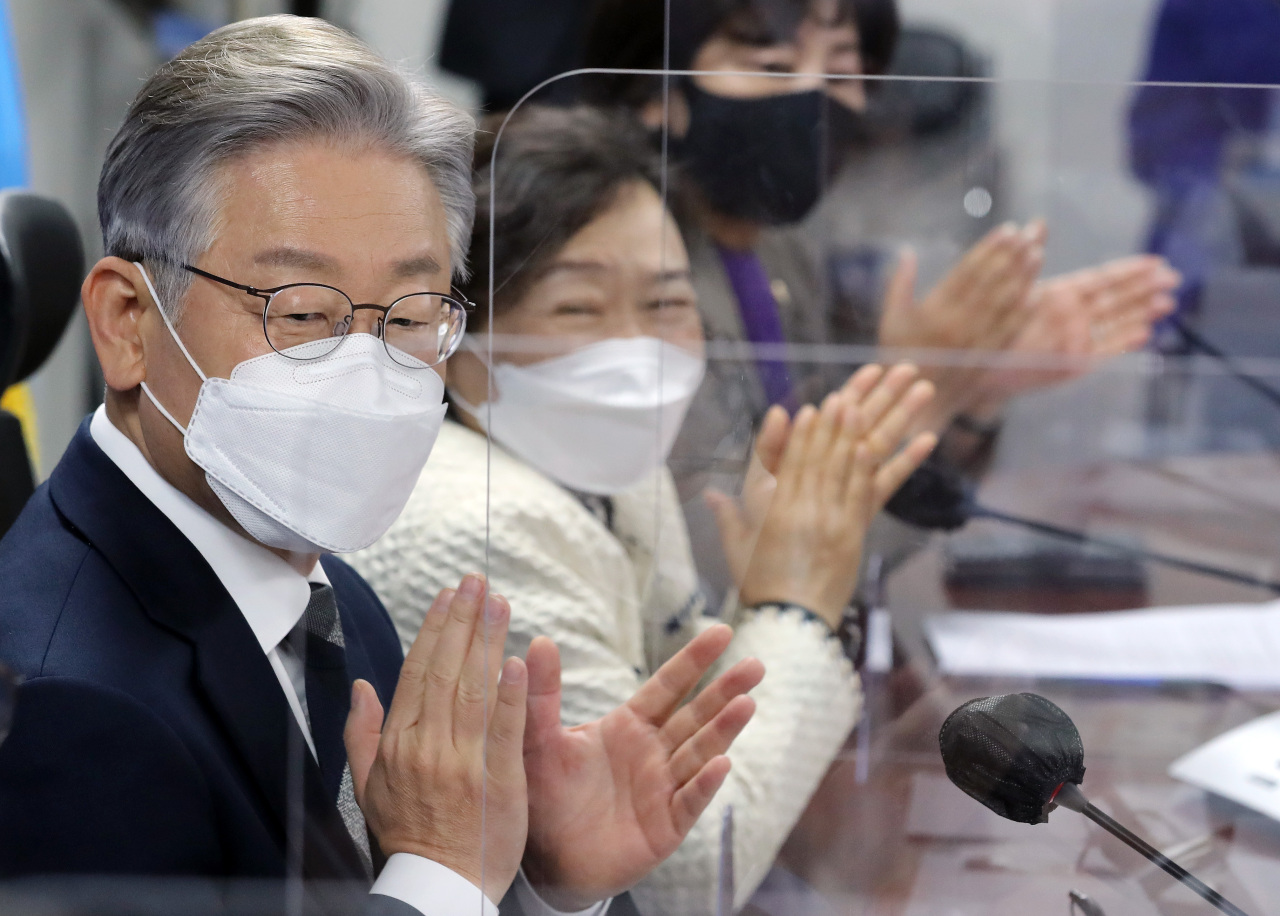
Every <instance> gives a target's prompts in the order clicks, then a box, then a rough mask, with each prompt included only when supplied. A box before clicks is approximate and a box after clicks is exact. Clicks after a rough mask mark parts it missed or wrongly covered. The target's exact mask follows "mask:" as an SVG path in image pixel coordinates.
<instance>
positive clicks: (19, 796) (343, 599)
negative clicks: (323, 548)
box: [0, 420, 636, 916]
mask: <svg viewBox="0 0 1280 916" xmlns="http://www.w3.org/2000/svg"><path fill="white" fill-rule="evenodd" d="M321 562H322V563H323V564H324V569H325V572H326V574H327V575H328V577H329V580H330V581H331V582H332V584H333V589H334V592H335V595H336V597H337V602H338V609H339V612H340V614H341V618H342V632H343V637H344V639H345V641H346V667H347V680H348V685H347V686H348V689H347V691H346V696H347V697H348V698H349V697H350V683H351V682H352V681H354V680H355V679H356V678H363V679H364V680H366V681H368V682H369V683H371V684H372V685H373V686H374V688H375V689H376V690H377V692H378V696H379V698H380V699H381V700H382V705H383V707H384V708H389V706H390V703H391V697H392V695H393V693H394V691H395V686H396V681H397V679H398V678H399V674H400V665H401V663H402V662H403V660H404V659H403V654H402V652H401V648H400V640H399V638H398V637H397V635H396V631H395V627H394V626H393V625H392V623H391V619H390V617H389V616H388V615H387V612H386V609H385V608H384V607H383V606H382V603H381V602H380V601H379V600H378V597H377V595H375V594H374V592H373V590H372V589H371V588H370V587H369V586H368V584H367V583H366V582H365V581H364V580H363V579H361V578H360V576H359V575H357V574H356V573H355V572H354V571H353V570H352V569H351V568H350V567H349V566H347V565H346V564H345V563H343V562H341V561H340V560H337V559H335V558H333V557H325V558H323V559H322V560H321ZM0 659H3V660H4V661H6V662H8V663H9V664H10V665H11V666H12V667H14V668H15V669H16V670H17V671H18V672H20V673H21V674H22V675H23V677H24V678H25V683H24V684H23V685H22V687H21V688H20V690H19V692H18V701H17V709H16V714H15V717H14V723H13V729H12V731H11V733H10V735H9V737H8V739H7V740H6V741H5V743H4V744H3V745H0V881H4V880H9V881H12V879H30V878H32V877H33V876H39V878H40V881H39V883H37V884H36V885H35V888H36V891H35V896H36V899H37V900H40V899H41V895H42V894H44V893H45V892H46V891H47V890H48V888H50V887H51V886H52V887H56V888H61V889H65V890H66V894H65V895H64V896H65V898H66V900H67V901H69V902H68V903H67V906H68V907H69V908H68V909H66V910H65V911H66V912H68V913H74V912H80V911H81V909H83V911H84V912H92V913H95V914H97V913H101V912H104V910H102V909H101V906H100V905H101V900H100V899H95V897H94V888H92V887H89V888H87V889H86V888H85V887H83V886H82V885H81V884H80V883H77V882H71V881H65V880H59V881H57V882H56V883H55V884H53V885H51V884H50V883H49V882H48V880H47V879H48V877H49V876H54V877H55V878H61V876H70V875H97V876H102V875H107V876H122V877H125V878H128V877H134V878H137V877H146V878H148V879H150V883H149V884H130V883H128V882H125V883H124V884H123V885H121V884H112V885H108V886H107V887H106V888H105V889H104V893H106V894H108V895H109V896H110V898H111V901H110V902H111V903H112V904H114V905H116V906H118V905H119V903H120V901H121V899H126V900H128V901H129V905H130V907H131V909H129V912H130V914H131V916H133V914H135V913H147V912H156V913H164V914H166V916H168V914H170V913H174V912H182V913H183V914H184V916H197V914H202V913H205V912H215V913H224V912H234V913H260V912H270V913H279V912H282V911H283V910H282V908H281V902H282V901H281V897H280V895H281V894H282V893H284V888H283V882H280V881H279V879H281V878H283V877H285V875H286V873H287V868H286V862H287V857H288V856H289V855H290V848H291V847H290V844H289V842H288V837H289V836H292V837H294V838H297V839H300V841H301V842H300V849H297V848H296V847H295V849H296V851H295V852H293V855H296V856H300V864H301V872H302V877H303V878H304V879H305V880H306V881H307V882H310V884H309V887H312V888H315V889H317V890H316V893H314V894H311V895H310V896H309V897H308V898H307V900H306V901H304V903H305V904H309V906H308V909H319V910H322V911H330V912H344V913H346V912H353V911H358V912H361V913H363V914H364V916H411V914H416V913H417V911H416V910H415V909H414V908H413V907H410V906H409V905H407V904H404V903H402V902H400V901H398V900H394V899H392V898H390V897H385V896H382V895H371V896H370V895H368V894H367V891H368V888H369V881H368V878H367V877H366V876H365V873H364V870H363V866H362V864H361V862H360V859H359V856H358V853H357V852H356V849H355V846H354V844H353V843H352V841H351V838H350V836H349V834H348V833H347V831H346V828H345V826H344V825H343V823H342V819H341V817H340V815H339V814H338V811H337V807H336V805H335V803H334V801H333V799H334V798H335V797H336V786H337V777H338V776H340V773H337V774H335V773H334V772H332V771H333V767H332V766H330V768H329V770H330V771H329V772H326V773H324V774H322V773H321V769H320V766H319V765H317V763H316V762H315V760H314V759H313V758H312V756H311V754H310V752H309V751H308V750H307V747H306V744H305V742H304V739H303V736H302V731H301V729H300V728H299V727H298V723H297V720H296V719H295V718H294V716H293V712H292V711H291V710H290V708H289V705H288V702H287V700H286V699H285V696H284V692H283V691H282V690H281V689H280V682H279V680H278V679H277V678H276V675H275V672H274V671H273V670H272V668H271V665H270V662H268V661H267V658H266V656H265V655H264V654H263V652H262V648H261V646H260V645H259V644H258V640H257V638H256V637H255V636H254V634H253V631H252V630H251V629H250V628H249V624H248V622H247V621H246V620H245V618H244V615H243V614H242V613H241V611H240V609H239V608H238V607H237V606H236V604H235V603H234V602H233V601H232V599H231V596H230V595H229V594H228V593H227V591H226V589H225V588H223V586H222V583H221V582H220V581H219V580H218V578H217V576H216V575H215V574H214V572H213V570H212V569H211V568H210V566H209V564H208V563H206V562H205V560H204V557H203V556H201V554H200V553H199V552H198V551H197V550H196V548H195V547H194V546H193V545H192V544H191V543H190V542H189V541H188V540H187V539H186V538H185V537H184V536H183V535H182V533H181V532H179V531H178V529H177V528H176V527H174V525H173V523H172V522H170V521H169V519H168V517H166V516H165V515H164V513H162V512H161V511H160V510H159V509H158V508H156V506H155V505H154V504H153V503H152V502H151V501H150V500H149V499H147V498H146V496H144V495H143V494H142V493H141V492H140V491H139V490H138V489H137V488H136V487H135V486H134V485H133V484H132V483H131V482H130V481H129V479H128V478H127V477H126V476H125V475H124V473H123V472H122V471H121V470H120V469H119V468H118V467H116V465H115V463H114V462H112V461H111V459H110V458H108V457H107V456H106V455H105V454H104V453H103V452H102V450H101V449H100V448H98V446H97V444H96V443H95V442H94V441H93V438H92V436H91V435H90V434H89V422H88V421H87V420H86V421H85V423H84V424H83V425H81V427H80V430H79V432H78V433H77V434H76V436H75V438H74V439H73V440H72V442H71V445H70V446H69V447H68V449H67V452H66V454H65V455H64V456H63V458H62V461H60V462H59V463H58V466H57V468H55V469H54V472H53V475H52V476H51V477H50V479H49V481H48V482H47V483H46V484H44V485H43V486H41V487H40V488H39V489H38V490H37V491H36V493H35V495H34V496H32V497H31V500H30V501H29V502H28V503H27V505H26V508H25V509H24V510H23V512H22V514H21V515H20V516H19V518H18V520H17V522H16V523H15V524H14V526H13V527H12V528H11V529H10V530H9V533H8V534H7V535H6V536H5V537H4V539H3V540H2V541H0ZM348 708H349V699H348V701H347V703H345V704H344V705H343V707H342V708H341V709H337V710H330V711H328V712H329V713H330V714H331V715H332V716H333V717H334V718H336V719H341V720H342V722H345V720H346V715H347V712H348ZM319 713H320V711H319V710H311V716H312V726H313V731H314V732H315V733H316V736H317V739H316V740H317V745H319V743H320V735H321V733H322V732H325V731H328V732H329V733H333V731H334V728H335V727H336V728H337V729H338V731H340V730H341V729H340V726H341V722H328V723H324V722H319V721H317V718H316V717H317V715H318V714H319ZM341 753H343V752H342V751H339V754H341ZM320 754H321V758H322V759H325V757H326V755H325V752H324V749H323V748H320ZM342 762H344V761H341V760H339V761H338V765H339V766H340V765H341V763H342ZM291 776H292V777H293V778H291ZM299 776H300V779H299V778H297V777H299ZM291 797H292V798H295V799H301V800H302V803H303V804H302V811H301V812H300V813H299V812H298V811H297V808H296V807H295V808H294V809H293V811H292V812H291V810H290V798H291ZM374 855H375V857H376V856H377V855H378V853H377V850H376V847H375V851H374ZM295 861H298V860H295ZM160 878H169V879H173V881H171V882H157V881H156V880H155V879H160ZM189 879H199V880H197V881H195V882H194V883H193V882H192V881H191V880H189ZM249 879H265V880H264V881H257V882H255V881H252V880H249ZM224 880H225V881H227V882H229V883H228V885H227V886H226V887H225V888H224V889H219V888H218V887H214V888H213V889H212V890H211V889H210V885H211V884H212V883H214V882H216V883H219V884H220V883H221V882H222V881H224ZM232 884H234V885H235V886H232ZM13 886H14V885H11V887H13ZM16 886H17V888H18V893H19V896H18V897H17V898H15V899H19V900H26V899H29V898H24V897H22V896H21V894H23V893H25V892H27V891H28V890H29V889H30V884H29V882H27V883H19V884H18V885H16ZM157 886H158V887H160V888H161V891H160V892H159V893H158V894H157V893H155V892H154V888H156V887H157ZM246 887H247V888H248V890H247V891H246V890H244V889H245V888H246ZM264 887H265V890H264ZM122 888H123V889H122ZM128 888H138V889H139V891H138V894H139V895H140V896H133V897H123V898H122V896H121V895H122V894H130V893H132V891H130V890H128ZM165 888H169V889H171V894H170V895H169V896H166V892H165V890H164V889H165ZM237 888H239V890H237ZM353 889H354V893H353ZM148 895H149V896H148ZM4 899H5V894H4V889H3V888H0V904H2V903H3V902H4ZM175 900H181V901H182V905H181V906H178V905H175V903H174V901H175ZM500 906H501V909H502V911H503V914H504V916H518V914H519V913H520V907H519V905H518V903H517V901H516V899H515V895H514V893H509V894H508V895H507V896H506V898H505V899H504V900H503V901H502V902H501V904H500ZM609 914H610V916H636V911H635V908H634V904H633V903H632V901H631V898H630V895H627V894H624V895H622V896H621V897H619V898H617V899H615V900H614V902H613V904H612V906H611V907H610V910H609Z"/></svg>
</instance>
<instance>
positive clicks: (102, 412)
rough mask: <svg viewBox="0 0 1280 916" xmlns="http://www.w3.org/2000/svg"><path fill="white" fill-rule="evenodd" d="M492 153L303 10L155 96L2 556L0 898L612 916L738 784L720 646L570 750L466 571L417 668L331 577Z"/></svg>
mask: <svg viewBox="0 0 1280 916" xmlns="http://www.w3.org/2000/svg"><path fill="white" fill-rule="evenodd" d="M473 130H474V125H473V124H472V122H471V119H470V118H469V117H468V116H467V115H465V114H463V113H461V112H459V111H458V110H456V109H455V108H453V107H452V106H450V105H449V104H448V103H446V102H444V101H442V100H440V99H438V98H435V97H434V96H432V95H431V94H430V93H429V92H427V91H426V90H425V89H423V88H422V87H421V86H419V85H417V84H415V83H414V82H413V81H412V80H410V79H408V78H406V77H405V76H404V75H403V74H402V73H400V72H399V71H397V70H396V69H395V68H393V67H391V66H389V65H388V64H387V63H386V62H384V61H383V60H381V59H380V58H379V57H377V55H375V54H374V53H373V52H371V51H370V50H369V49H368V48H367V47H365V46H364V45H362V44H361V43H360V42H358V41H357V40H356V39H354V38H353V37H352V36H350V35H348V34H347V33H345V32H343V31H341V30H339V29H337V28H334V27H333V26H330V25H327V24H325V23H323V22H320V21H316V20H306V19H296V18H293V17H287V16H285V17H272V18H267V19H260V20H250V21H247V22H242V23H238V24H236V25H232V26H228V27H226V28H224V29H220V30H218V31H217V32H214V33H213V34H212V35H210V36H209V37H208V38H206V39H204V40H202V41H200V42H197V43H196V44H194V45H192V46H191V47H190V48H188V49H187V50H185V51H184V52H183V53H182V54H181V55H179V57H178V58H176V59H175V60H173V61H171V62H169V63H168V64H166V65H165V66H163V67H161V68H160V70H159V71H158V72H157V73H156V74H155V75H154V76H153V77H152V78H151V79H150V80H149V81H148V82H147V83H146V85H144V86H143V88H142V90H141V92H140V93H139V94H138V97H137V99H136V100H135V101H134V104H133V106H132V107H131V109H130V111H129V114H128V116H127V117H126V119H125V123H124V125H123V126H122V127H121V129H120V131H119V133H118V134H117V135H116V137H115V139H114V141H113V142H112V144H111V146H110V148H109V150H108V152H107V157H106V162H105V164H104V167H103V171H102V176H101V180H100V184H99V214H100V219H101V223H102V232H103V241H104V246H105V250H106V256H105V257H104V258H102V260H100V261H99V262H98V263H97V264H96V265H94V267H93V268H92V270H91V271H90V273H89V276H88V278H87V279H86V280H85V282H84V286H83V290H82V295H83V300H84V305H85V312H86V315H87V317H88V322H89V327H90V331H91V333H92V336H93V343H94V348H95V350H96V352H97V355H98V358H99V361H100V362H101V365H102V370H103V375H104V377H105V379H106V383H107V396H106V401H105V404H104V405H103V406H102V407H100V408H99V409H98V410H97V411H96V412H95V413H94V414H93V416H92V417H91V418H90V419H88V420H86V421H85V423H84V425H83V426H82V427H81V429H80V431H79V432H78V433H77V435H76V437H75V439H74V441H73V442H72V444H71V445H70V447H69V448H68V450H67V452H66V454H65V455H64V457H63V459H62V461H61V462H60V463H59V465H58V467H57V468H56V469H55V470H54V472H53V475H52V476H51V478H50V480H49V482H48V483H47V484H46V485H45V486H43V487H42V488H41V489H40V490H39V491H38V492H37V493H36V495H35V496H34V497H33V498H32V500H31V502H30V503H29V504H28V506H27V507H26V509H25V510H24V512H23V514H22V516H21V517H20V518H19V520H18V522H17V523H16V524H15V525H14V526H13V528H12V529H11V530H10V532H9V534H8V535H7V536H6V537H5V539H4V540H3V541H0V583H3V586H4V588H3V593H2V594H0V640H2V645H3V648H4V653H5V655H6V657H7V658H8V659H9V660H10V661H11V662H13V663H14V664H15V666H16V667H17V669H18V670H19V672H20V674H22V675H23V676H24V677H25V683H24V684H23V685H22V687H21V688H20V691H19V696H18V705H17V713H16V717H15V721H14V723H13V730H12V734H11V736H10V738H9V740H8V742H7V743H6V744H5V745H4V747H3V748H2V749H0V878H4V877H7V878H13V877H30V876H48V875H53V874H69V873H76V874H93V875H120V876H135V877H137V876H145V877H159V876H166V877H196V878H200V879H212V880H215V881H216V880H222V879H228V880H230V879H241V878H260V879H263V878H265V879H295V880H293V881H288V882H282V884H281V887H282V888H285V889H286V892H287V889H288V888H298V887H307V888H313V889H314V888H315V887H318V886H319V884H318V883H317V882H320V881H324V880H336V881H342V882H360V883H361V886H362V887H363V888H368V889H371V891H372V893H373V894H374V896H372V897H370V898H368V900H369V901H370V903H368V904H367V907H368V908H371V909H379V910H382V911H387V912H403V913H411V912H414V911H417V912H431V913H432V914H445V916H448V914H453V913H458V914H462V913H466V914H472V913H475V912H477V911H479V912H483V913H487V914H492V913H494V912H495V911H496V907H495V903H494V901H497V900H501V899H503V898H504V897H506V896H507V892H508V889H510V888H513V887H514V893H513V894H512V895H511V896H512V898H514V899H513V901H512V907H513V908H518V909H521V910H523V911H525V912H535V913H555V912H564V911H573V912H577V911H583V910H586V911H589V912H592V913H600V912H601V911H602V910H603V908H604V907H606V906H608V900H609V899H610V898H611V897H613V896H614V895H617V894H619V893H621V892H623V891H625V889H626V888H627V887H629V886H631V885H632V884H634V883H635V882H636V881H637V880H639V878H641V877H643V876H644V875H645V874H646V873H647V872H648V871H649V870H651V869H652V868H653V867H654V866H655V865H656V864H657V863H658V862H660V861H661V860H662V859H663V858H665V857H666V856H667V855H669V854H670V853H671V852H672V851H674V849H675V848H676V846H677V845H678V844H679V843H680V841H681V839H682V838H683V836H684V835H685V834H686V833H687V832H688V830H689V828H690V827H691V826H692V824H693V823H694V821H695V820H696V818H697V816H698V814H699V813H700V812H701V811H702V810H703V809H704V808H705V806H706V805H707V803H708V802H709V801H710V799H711V797H712V795H713V794H714V793H715V791H716V789H717V788H718V786H719V785H720V783H721V782H722V781H723V779H724V777H725V774H726V772H727V770H728V760H727V758H726V757H724V756H723V753H724V751H725V750H726V749H727V748H728V746H729V744H730V743H731V742H732V740H733V738H734V737H735V736H736V735H737V733H738V732H739V731H740V730H741V729H742V727H743V726H744V725H745V724H746V722H747V720H748V719H749V718H750V716H751V713H752V709H753V706H752V702H751V700H750V699H749V698H748V697H746V696H745V694H746V692H747V691H748V690H750V689H751V688H752V687H753V686H754V685H755V684H756V683H757V682H758V681H759V678H760V674H761V672H760V670H759V665H758V663H755V662H752V661H751V660H747V661H745V662H743V663H740V664H739V665H737V666H735V667H734V668H731V669H730V670H729V671H728V672H726V673H725V674H724V675H722V676H721V677H720V678H719V679H717V680H716V681H715V682H714V683H713V684H711V685H710V686H708V687H707V688H706V689H705V690H704V691H703V692H702V693H701V694H699V695H698V696H697V697H696V698H695V699H694V700H693V701H691V702H690V703H688V704H685V705H681V701H682V699H683V697H684V695H685V694H687V693H688V692H689V691H690V690H692V689H693V687H694V686H695V684H696V683H697V682H698V680H699V679H700V678H701V677H702V675H703V674H704V673H705V672H706V671H707V670H708V668H709V667H710V665H711V664H712V662H713V661H714V660H715V658H716V657H717V656H718V655H719V654H720V653H721V652H722V651H723V649H724V648H725V646H726V645H727V643H728V638H729V633H728V632H727V628H713V629H711V630H709V631H708V632H707V633H706V634H704V636H703V637H702V638H700V639H698V640H695V641H694V642H693V643H691V644H690V645H689V646H688V647H687V648H686V649H685V650H684V651H682V652H681V653H680V654H678V655H677V656H676V657H675V658H673V659H672V661H671V662H670V663H668V664H667V665H666V666H664V667H663V668H662V669H661V670H660V671H658V672H657V674H656V676H655V677H654V678H653V680H652V681H650V682H649V683H648V684H646V685H645V686H644V687H642V688H641V690H640V691H639V692H638V693H637V694H636V696H635V697H634V698H633V699H632V700H631V701H629V702H628V703H627V704H625V705H624V706H622V707H620V708H619V709H617V710H615V711H614V712H613V713H611V714H610V715H608V716H605V717H604V718H602V719H600V720H598V721H596V722H593V723H589V724H588V725H586V726H583V727H581V728H578V729H573V730H569V729H565V728H563V727H562V726H561V724H560V715H559V704H560V681H559V676H560V675H559V660H558V657H557V656H556V654H555V652H554V651H551V650H546V649H544V650H543V651H540V652H539V653H537V654H536V657H535V654H533V653H531V654H530V657H529V660H528V663H527V664H526V663H525V662H524V661H522V660H520V659H518V658H510V659H506V660H505V661H504V659H503V645H504V640H505V635H506V630H507V624H508V620H509V617H510V608H509V607H508V605H507V603H506V601H505V600H504V599H503V598H502V597H501V596H499V595H496V594H492V593H490V592H489V591H488V588H487V583H486V582H485V580H484V579H483V578H482V577H481V576H478V575H469V576H467V577H465V578H464V579H463V580H462V582H461V583H460V584H459V585H458V587H457V588H456V589H446V590H445V591H444V592H442V593H441V594H440V595H438V596H435V597H434V601H433V600H432V596H428V595H424V596H422V597H423V603H424V605H428V604H429V605H430V610H429V611H428V612H427V614H426V620H425V622H424V624H423V627H422V630H421V632H420V634H419V636H418V639H417V641H416V642H415V643H414V644H413V646H412V648H411V649H410V651H409V653H408V656H407V657H403V658H402V656H401V652H400V648H399V642H398V639H397V637H396V633H395V630H394V629H393V627H392V625H391V622H390V620H389V618H388V617H387V614H386V611H385V610H384V609H383V607H382V605H381V604H380V603H379V601H378V599H377V597H376V596H375V595H374V594H373V592H372V591H371V590H370V589H369V587H368V586H367V585H366V584H365V583H364V582H363V580H361V579H360V578H359V576H357V575H356V574H355V573H354V572H353V571H352V570H351V569H350V568H349V567H348V566H346V565H345V564H344V563H342V562H341V561H339V560H337V559H335V558H334V556H333V554H336V553H344V552H349V551H352V550H357V549H360V548H363V547H365V546H368V545H369V544H370V543H372V542H373V541H374V540H376V539H377V538H378V537H380V536H381V535H382V533H383V532H385V531H386V529H387V527H388V526H389V525H390V524H391V522H392V521H393V520H394V519H395V517H396V516H397V515H398V514H399V512H400V510H401V509H402V508H403V506H404V504H405V501H406V500H407V498H408V496H409V494H410V492H411V491H412V489H413V486H414V484H415V482H416V480H417V477H418V474H419V472H420V471H421V469H422V467H423V464H424V463H425V461H426V460H427V456H428V454H429V453H430V450H431V447H432V444H433V443H434V441H435V436H436V433H437V432H438V431H439V428H440V423H441V421H442V419H443V415H444V406H443V400H442V399H443V391H444V386H443V378H442V375H443V366H442V363H443V361H444V360H445V359H446V358H447V357H448V356H449V355H450V353H452V352H453V350H454V348H455V347H456V346H457V344H458V342H459V341H460V339H461V336H462V333H463V330H464V328H465V323H466V308H467V303H466V302H465V301H463V300H462V299H461V298H460V297H459V296H458V295H456V294H455V293H453V292H452V287H451V285H450V280H451V277H453V276H458V275H460V274H461V273H462V272H463V270H464V264H465V257H466V251H465V245H466V239H467V238H468V235H469V232H470V225H471V219H472V214H473V209H474V201H473V199H472V194H471V190H470V168H471V144H472V134H473ZM384 709H386V710H387V711H386V714H385V717H384V712H383V711H384ZM384 718H385V721H384ZM531 809H532V810H534V811H538V812H550V814H548V815H547V816H545V817H542V816H540V817H539V818H538V819H535V820H534V821H533V822H532V823H530V822H529V812H530V810H531ZM293 899H294V900H295V902H298V900H299V898H293ZM319 902H320V903H322V904H323V903H324V902H325V901H324V900H323V899H321V900H320V901H319ZM553 907H554V908H555V909H552V908H553Z"/></svg>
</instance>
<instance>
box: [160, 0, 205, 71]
mask: <svg viewBox="0 0 1280 916" xmlns="http://www.w3.org/2000/svg"><path fill="white" fill-rule="evenodd" d="M151 26H152V28H153V29H155V41H156V50H157V51H159V52H160V56H161V57H162V58H164V59H165V60H170V59H171V58H174V57H177V55H178V52H179V51H181V50H182V49H183V48H185V47H186V46H187V45H189V44H194V43H195V42H197V41H199V40H200V39H201V38H204V37H205V36H206V35H208V34H209V33H210V32H212V31H213V30H214V29H216V28H217V27H218V26H217V23H211V22H209V21H208V20H205V19H201V18H200V17H198V16H189V15H187V14H186V13H180V12H177V11H176V10H164V11H163V12H159V13H156V15H155V17H154V18H153V19H152V20H151Z"/></svg>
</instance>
